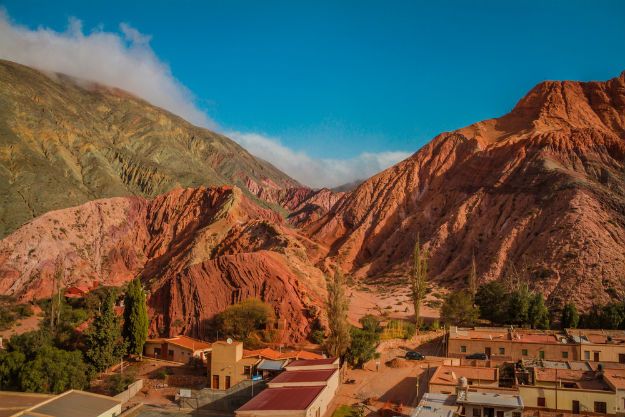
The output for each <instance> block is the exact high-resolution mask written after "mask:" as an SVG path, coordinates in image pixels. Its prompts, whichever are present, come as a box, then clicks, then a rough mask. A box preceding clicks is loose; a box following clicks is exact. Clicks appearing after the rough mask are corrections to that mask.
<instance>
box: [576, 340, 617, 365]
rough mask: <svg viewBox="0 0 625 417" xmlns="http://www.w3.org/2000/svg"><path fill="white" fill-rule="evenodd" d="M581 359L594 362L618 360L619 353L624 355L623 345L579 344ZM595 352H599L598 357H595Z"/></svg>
mask: <svg viewBox="0 0 625 417" xmlns="http://www.w3.org/2000/svg"><path fill="white" fill-rule="evenodd" d="M580 350H581V359H582V360H585V361H596V362H620V361H619V354H622V355H625V345H610V344H606V345H603V344H597V345H593V344H585V343H584V344H582V345H580ZM595 352H597V353H599V359H598V360H596V359H595Z"/></svg>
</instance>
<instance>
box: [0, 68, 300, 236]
mask: <svg viewBox="0 0 625 417" xmlns="http://www.w3.org/2000/svg"><path fill="white" fill-rule="evenodd" d="M0 110H2V112H1V114H2V116H0V138H1V139H2V143H3V147H2V152H1V153H0V201H2V205H1V206H0V237H2V236H6V235H7V234H8V233H10V232H11V231H13V230H15V229H16V228H17V227H18V226H19V225H21V224H24V223H25V222H26V221H28V220H30V219H32V218H34V217H36V216H38V215H40V214H43V213H45V212H47V211H50V210H54V209H59V208H66V207H72V206H76V205H79V204H82V203H84V202H86V201H90V200H93V199H97V198H106V197H115V196H123V195H140V196H145V197H155V196H156V195H159V194H162V193H164V192H167V191H169V190H171V189H174V188H176V187H179V186H183V187H197V186H201V185H204V186H212V185H217V186H218V185H224V184H230V185H238V186H240V187H241V188H243V189H244V190H245V189H246V187H245V184H246V182H247V181H248V180H252V181H254V182H256V183H257V184H258V185H259V187H261V188H262V187H264V188H291V187H300V186H301V185H300V184H299V183H297V181H295V180H293V179H292V178H290V177H288V176H287V175H286V174H284V173H282V172H281V171H279V170H278V169H277V168H275V167H274V166H273V165H271V164H269V163H268V162H266V161H263V160H260V159H257V158H255V157H253V156H252V155H251V154H250V153H249V152H247V151H246V150H245V149H244V148H242V147H241V146H240V145H238V144H237V143H235V142H234V141H232V140H230V139H228V138H227V137H225V136H223V135H220V134H217V133H214V132H211V131H209V130H208V129H204V128H199V127H196V126H193V125H191V124H190V123H188V122H186V121H184V120H183V119H182V118H180V117H179V116H176V115H174V114H172V113H170V112H167V111H165V110H163V109H161V108H158V107H155V106H153V105H151V104H149V103H147V102H146V101H144V100H142V99H140V98H138V97H136V96H134V95H132V94H130V93H127V92H125V91H122V90H120V89H117V88H110V87H105V86H102V85H99V84H96V83H91V82H88V81H85V80H77V79H75V78H72V77H69V76H65V75H62V74H50V73H43V72H41V71H38V70H35V69H32V68H29V67H25V66H23V65H20V64H16V63H12V62H9V61H2V60H0Z"/></svg>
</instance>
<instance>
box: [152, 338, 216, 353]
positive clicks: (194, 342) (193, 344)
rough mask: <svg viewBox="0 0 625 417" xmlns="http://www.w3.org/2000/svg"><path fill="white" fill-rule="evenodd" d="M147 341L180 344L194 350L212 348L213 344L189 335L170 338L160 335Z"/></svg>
mask: <svg viewBox="0 0 625 417" xmlns="http://www.w3.org/2000/svg"><path fill="white" fill-rule="evenodd" d="M146 343H171V344H172V345H176V346H180V347H183V348H186V349H190V350H193V351H196V350H205V349H210V347H211V346H212V345H211V344H210V343H208V342H204V341H203V340H198V339H194V338H192V337H189V336H184V335H179V336H174V337H170V338H164V337H159V338H156V339H148V340H146Z"/></svg>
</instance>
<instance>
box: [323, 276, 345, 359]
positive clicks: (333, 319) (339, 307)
mask: <svg viewBox="0 0 625 417" xmlns="http://www.w3.org/2000/svg"><path fill="white" fill-rule="evenodd" d="M327 286H328V299H327V301H326V308H327V312H328V329H329V333H330V334H329V335H328V339H327V340H326V348H327V350H328V353H329V354H330V355H331V356H335V357H341V356H343V355H344V354H345V352H346V351H347V348H348V347H349V344H350V341H351V334H350V326H349V323H348V322H347V311H348V309H349V301H348V300H347V297H346V296H345V278H344V277H343V274H341V273H340V272H339V270H338V269H337V270H336V271H335V273H334V277H333V278H332V279H331V280H330V279H329V280H328V283H327Z"/></svg>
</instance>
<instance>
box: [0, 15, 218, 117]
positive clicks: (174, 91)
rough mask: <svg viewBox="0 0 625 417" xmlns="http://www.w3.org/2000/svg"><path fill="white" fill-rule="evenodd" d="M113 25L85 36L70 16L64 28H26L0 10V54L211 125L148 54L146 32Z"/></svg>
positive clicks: (164, 66) (183, 91)
mask: <svg viewBox="0 0 625 417" xmlns="http://www.w3.org/2000/svg"><path fill="white" fill-rule="evenodd" d="M119 29H120V31H121V33H116V32H105V31H103V30H101V29H97V30H94V31H92V32H91V33H88V34H85V33H83V29H82V22H81V21H80V20H78V19H75V18H70V19H69V22H68V26H67V29H66V30H65V31H64V32H56V31H53V30H51V29H47V28H43V27H39V28H37V29H36V30H31V29H29V28H26V27H22V26H19V25H17V24H14V23H13V22H11V21H10V19H9V16H8V15H7V13H6V11H5V10H2V9H0V58H2V59H7V60H9V61H15V62H19V63H21V64H24V65H28V66H31V67H35V68H40V69H43V70H47V71H53V72H60V73H63V74H68V75H71V76H74V77H78V78H83V79H86V80H90V81H96V82H98V83H101V84H105V85H110V86H115V87H119V88H121V89H123V90H126V91H129V92H131V93H133V94H135V95H137V96H139V97H142V98H143V99H145V100H147V101H149V102H150V103H152V104H155V105H157V106H159V107H162V108H164V109H166V110H169V111H171V112H173V113H176V114H178V115H180V116H182V117H184V118H185V119H187V120H189V121H190V122H191V123H194V124H197V125H200V126H204V127H212V128H214V127H215V123H214V122H212V120H211V119H210V118H209V117H208V116H207V115H206V114H205V113H204V112H202V111H201V110H199V109H198V108H197V107H196V106H195V104H194V103H193V97H192V94H191V93H190V91H189V90H187V89H186V88H185V87H184V86H183V85H182V84H181V83H180V82H178V81H177V80H176V79H175V78H174V77H173V75H172V74H171V71H170V69H169V67H168V66H167V64H165V63H164V62H162V61H161V60H160V59H159V58H158V57H157V56H156V55H155V54H154V51H152V49H151V48H150V46H149V41H150V36H146V35H144V34H142V33H141V32H139V31H138V30H137V29H135V28H133V27H131V26H130V25H128V24H127V23H122V24H120V27H119Z"/></svg>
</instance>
